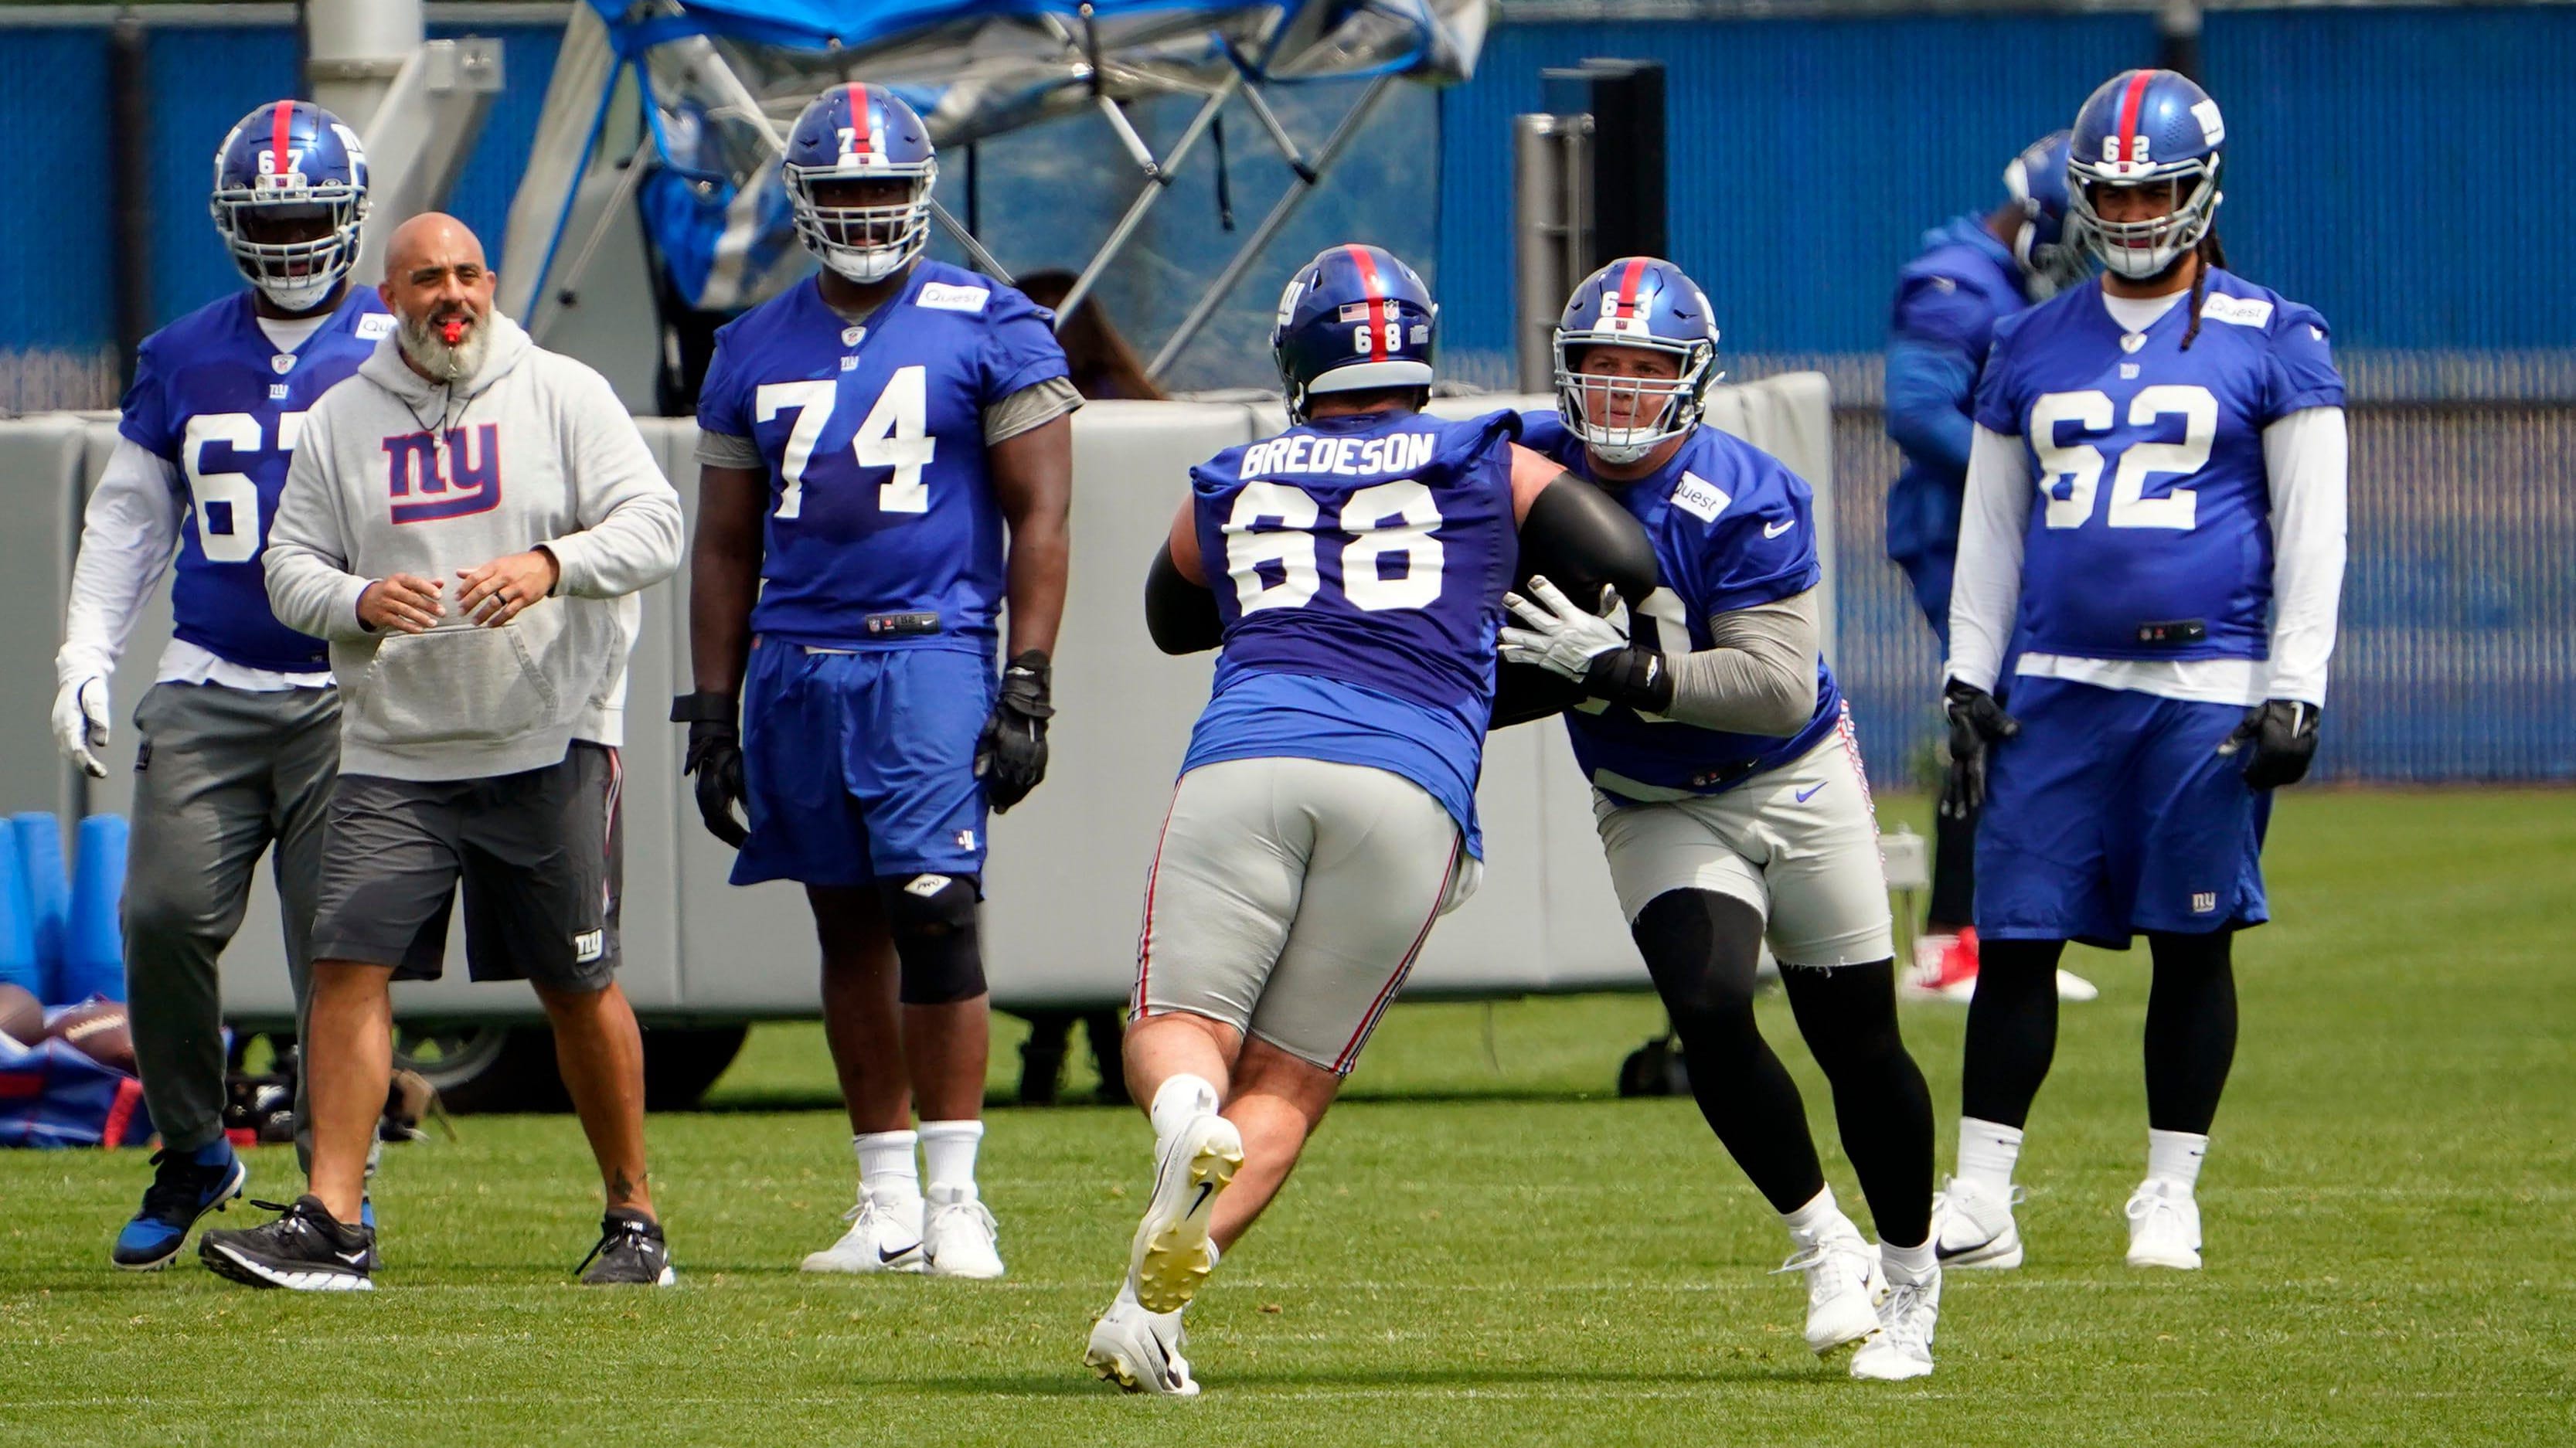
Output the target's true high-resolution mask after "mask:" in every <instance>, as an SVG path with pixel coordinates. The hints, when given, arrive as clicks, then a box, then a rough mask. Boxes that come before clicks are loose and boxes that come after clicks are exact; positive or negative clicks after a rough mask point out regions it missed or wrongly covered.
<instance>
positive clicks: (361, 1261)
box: [331, 1247, 367, 1267]
mask: <svg viewBox="0 0 2576 1448" xmlns="http://www.w3.org/2000/svg"><path fill="white" fill-rule="evenodd" d="M331 1255H332V1256H334V1257H337V1258H339V1259H340V1260H341V1261H343V1262H346V1263H348V1264H349V1265H350V1266H352V1267H364V1266H365V1265H367V1249H366V1248H364V1247H361V1248H359V1249H358V1250H357V1251H355V1252H333V1253H332V1254H331Z"/></svg>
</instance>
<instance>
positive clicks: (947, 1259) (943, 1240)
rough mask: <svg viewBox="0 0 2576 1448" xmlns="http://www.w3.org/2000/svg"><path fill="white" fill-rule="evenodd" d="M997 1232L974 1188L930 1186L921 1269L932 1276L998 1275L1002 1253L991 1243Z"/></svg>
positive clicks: (923, 1230) (998, 1228) (999, 1274)
mask: <svg viewBox="0 0 2576 1448" xmlns="http://www.w3.org/2000/svg"><path fill="white" fill-rule="evenodd" d="M1000 1230H1001V1228H1000V1227H999V1226H998V1225H996V1224H995V1223H994V1221H993V1213H992V1210H991V1209H990V1208H988V1207H986V1206H985V1205H984V1204H983V1203H982V1202H981V1201H979V1200H977V1199H976V1196H975V1189H974V1188H973V1187H939V1186H935V1187H932V1188H931V1189H930V1208H929V1214H928V1215H927V1216H925V1217H924V1218H923V1219H922V1224H921V1261H922V1267H921V1270H923V1271H924V1272H927V1273H929V1274H930V1275H931V1276H933V1277H972V1278H979V1279H991V1278H995V1277H999V1276H1001V1275H1002V1254H1001V1252H1000V1251H999V1250H997V1248H996V1246H995V1242H994V1238H995V1236H996V1235H997V1234H998V1233H999V1232H1000Z"/></svg>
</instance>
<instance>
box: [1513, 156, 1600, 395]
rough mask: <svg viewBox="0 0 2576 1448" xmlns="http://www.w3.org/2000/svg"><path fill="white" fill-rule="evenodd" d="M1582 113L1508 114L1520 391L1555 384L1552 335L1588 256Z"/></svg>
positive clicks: (1588, 181)
mask: <svg viewBox="0 0 2576 1448" xmlns="http://www.w3.org/2000/svg"><path fill="white" fill-rule="evenodd" d="M1591 135H1592V118H1591V117H1590V116H1551V115H1526V116H1515V117H1513V118H1512V208H1513V217H1512V233H1513V240H1514V242H1515V243H1516V245H1515V247H1514V252H1513V266H1512V273H1513V288H1512V291H1513V299H1514V302H1515V306H1514V309H1513V310H1514V316H1515V321H1516V325H1517V328H1518V334H1519V341H1518V345H1517V347H1516V348H1515V349H1514V350H1515V351H1516V352H1517V353H1518V355H1519V357H1520V368H1519V370H1520V383H1521V390H1522V391H1524V392H1546V391H1548V390H1549V389H1551V388H1552V387H1553V386H1554V385H1555V379H1556V358H1555V355H1554V347H1553V345H1552V338H1553V335H1554V332H1555V327H1556V319H1557V316H1558V314H1559V313H1560V312H1562V311H1563V310H1564V308H1565V298H1566V296H1567V294H1568V293H1570V292H1572V291H1573V290H1574V285H1575V283H1577V282H1579V281H1581V280H1582V279H1583V273H1584V268H1585V267H1587V266H1588V265H1589V264H1590V261H1591V251H1592V238H1591V216H1592V207H1591V155H1590V146H1589V142H1590V140H1591Z"/></svg>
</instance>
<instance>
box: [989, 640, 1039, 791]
mask: <svg viewBox="0 0 2576 1448" xmlns="http://www.w3.org/2000/svg"><path fill="white" fill-rule="evenodd" d="M1051 674H1052V670H1051V669H1050V668H1049V666H1048V663H1047V656H1046V650H1044V649H1030V650H1028V651H1027V652H1026V653H1023V654H1021V655H1020V656H1019V657H1018V658H1016V659H1013V660H1011V666H1010V667H1009V668H1007V669H1004V670H1003V671H1002V697H1000V698H998V699H996V700H994V701H993V717H992V718H990V719H987V720H985V721H984V736H983V737H982V738H981V739H978V740H976V741H975V777H976V778H977V779H980V780H982V781H984V797H985V798H986V799H987V800H989V801H991V803H992V806H993V813H995V814H1001V813H1004V812H1005V811H1007V810H1009V809H1010V807H1011V806H1013V805H1015V804H1018V803H1019V802H1020V801H1021V800H1024V799H1027V798H1028V797H1029V791H1030V790H1033V789H1035V788H1037V787H1038V781H1039V780H1042V779H1044V778H1046V765H1047V740H1046V731H1047V721H1048V720H1049V719H1052V718H1054V717H1055V705H1054V704H1052V703H1050V702H1048V697H1047V682H1048V679H1049V677H1050V676H1051Z"/></svg>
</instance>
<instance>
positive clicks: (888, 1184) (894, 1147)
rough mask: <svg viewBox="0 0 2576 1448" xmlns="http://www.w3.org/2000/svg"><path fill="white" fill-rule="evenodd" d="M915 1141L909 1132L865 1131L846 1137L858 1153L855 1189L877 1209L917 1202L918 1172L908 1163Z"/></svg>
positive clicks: (919, 1188) (918, 1169)
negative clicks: (856, 1187) (862, 1193)
mask: <svg viewBox="0 0 2576 1448" xmlns="http://www.w3.org/2000/svg"><path fill="white" fill-rule="evenodd" d="M918 1140H919V1138H918V1137H916V1136H915V1135H914V1134H913V1133H911V1132H909V1131H869V1132H862V1133H860V1134H859V1135H857V1136H853V1137H851V1138H850V1145H851V1147H852V1148H853V1149H855V1150H856V1151H857V1152H858V1154H859V1187H860V1189H861V1190H863V1191H865V1192H866V1193H867V1194H868V1195H869V1196H871V1197H874V1198H875V1199H876V1201H877V1203H878V1204H879V1205H881V1206H890V1207H891V1206H900V1205H902V1204H903V1203H905V1202H916V1201H919V1200H921V1170H920V1168H918V1167H916V1166H914V1165H913V1163H912V1148H913V1144H914V1142H916V1141H918Z"/></svg>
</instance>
